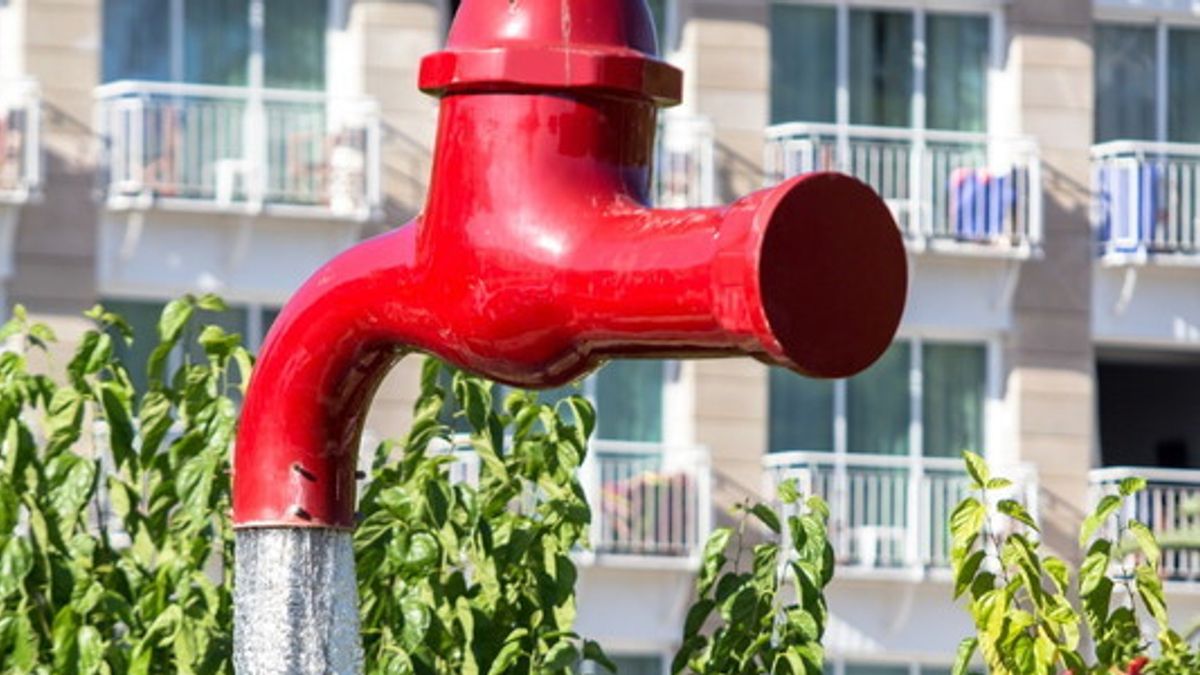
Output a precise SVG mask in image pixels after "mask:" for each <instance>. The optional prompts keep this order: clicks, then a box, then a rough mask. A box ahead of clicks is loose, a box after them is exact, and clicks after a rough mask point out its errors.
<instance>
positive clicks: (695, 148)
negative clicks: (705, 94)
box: [653, 113, 717, 208]
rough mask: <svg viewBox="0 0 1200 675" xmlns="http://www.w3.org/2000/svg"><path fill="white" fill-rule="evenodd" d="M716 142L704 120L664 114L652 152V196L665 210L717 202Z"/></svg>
mask: <svg viewBox="0 0 1200 675" xmlns="http://www.w3.org/2000/svg"><path fill="white" fill-rule="evenodd" d="M715 145H716V144H715V141H714V139H713V127H712V123H711V122H710V121H709V120H707V119H706V118H703V117H689V116H682V115H676V114H672V113H665V114H664V115H663V116H662V118H661V120H660V122H659V127H658V143H657V145H656V146H655V149H654V185H653V191H654V192H653V197H654V202H655V204H656V205H658V206H661V207H665V208H684V207H694V206H712V205H714V204H716V203H717V185H716V181H717V178H716V160H715Z"/></svg>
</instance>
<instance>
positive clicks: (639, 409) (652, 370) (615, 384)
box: [595, 360, 665, 443]
mask: <svg viewBox="0 0 1200 675" xmlns="http://www.w3.org/2000/svg"><path fill="white" fill-rule="evenodd" d="M664 365H665V364H664V362H662V361H651V360H621V361H610V362H609V363H608V364H607V365H606V366H604V367H603V368H601V369H600V371H599V372H597V373H596V375H595V378H596V438H601V439H604V440H610V441H640V442H645V443H658V442H661V441H662V416H663V400H662V398H663V397H662V394H663V374H664Z"/></svg>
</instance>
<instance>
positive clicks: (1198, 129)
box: [1167, 30, 1200, 143]
mask: <svg viewBox="0 0 1200 675" xmlns="http://www.w3.org/2000/svg"><path fill="white" fill-rule="evenodd" d="M1168 45H1169V46H1170V49H1169V51H1168V52H1167V78H1168V79H1167V91H1168V96H1167V98H1168V106H1169V107H1168V109H1167V111H1168V114H1167V130H1168V139H1167V140H1170V141H1174V142H1177V143H1200V116H1198V115H1197V110H1200V89H1198V88H1197V87H1196V78H1197V76H1200V30H1172V31H1171V32H1170V33H1169V42H1168Z"/></svg>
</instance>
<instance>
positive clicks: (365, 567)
mask: <svg viewBox="0 0 1200 675" xmlns="http://www.w3.org/2000/svg"><path fill="white" fill-rule="evenodd" d="M223 309H224V305H223V303H222V302H221V301H220V300H219V299H218V298H215V297H212V296H205V297H201V298H194V297H186V298H183V299H181V300H177V301H174V302H171V303H170V304H168V305H167V306H166V308H165V309H164V311H163V313H162V317H161V320H160V322H159V324H158V333H159V341H158V344H157V346H155V348H154V349H153V350H151V352H150V355H149V358H148V363H147V367H146V372H147V374H148V377H147V383H146V389H145V390H144V391H136V390H135V387H134V384H133V383H132V382H131V379H130V375H129V373H128V371H127V370H126V368H125V366H124V365H123V364H122V363H120V362H119V361H118V359H117V358H116V357H115V354H116V353H117V352H118V351H119V350H116V349H114V347H115V346H116V345H118V344H119V343H118V341H123V342H124V343H125V346H127V347H128V346H131V341H132V331H131V330H130V328H129V326H128V324H127V323H126V322H125V321H124V320H123V319H121V317H119V316H116V315H114V314H112V313H109V312H107V311H105V310H104V309H103V308H100V307H97V308H95V309H93V310H91V311H90V312H88V314H87V317H88V318H89V319H90V320H91V322H92V324H93V326H92V329H91V330H89V331H88V332H87V333H86V334H85V335H84V336H83V337H82V339H81V341H80V343H79V346H78V348H77V349H76V351H75V353H74V354H73V355H72V356H71V358H70V360H69V361H68V362H67V363H66V364H65V368H64V370H63V372H60V373H57V374H56V375H57V376H52V375H50V374H46V373H45V372H41V371H43V370H47V368H45V367H42V368H41V370H39V367H40V364H41V363H42V362H45V363H46V364H47V366H52V365H53V363H52V359H51V358H50V352H51V351H52V350H53V345H54V342H55V336H54V334H53V332H52V331H51V330H50V329H49V328H47V327H46V326H44V325H41V324H37V323H32V322H30V321H29V319H28V317H27V316H26V314H25V312H24V310H23V309H21V308H19V307H18V308H17V310H16V312H15V316H14V318H13V319H12V321H10V322H9V323H7V324H6V325H5V326H4V327H3V328H0V342H5V341H6V342H7V344H8V345H9V347H10V348H9V349H7V350H5V351H0V433H2V434H3V436H0V671H2V672H22V673H25V672H35V673H72V674H74V673H176V672H178V673H228V672H231V671H232V664H231V656H232V638H231V633H232V622H233V616H232V614H233V610H232V598H231V594H230V590H231V587H232V581H233V580H232V578H231V576H232V570H233V533H232V524H231V519H230V512H229V509H230V488H231V485H230V451H231V447H232V443H233V439H234V432H235V427H236V419H237V401H239V400H240V398H241V396H242V395H243V394H244V390H243V385H244V383H245V382H246V381H248V379H249V373H250V369H251V366H252V358H251V356H250V354H249V353H248V352H247V351H246V350H245V349H244V348H243V347H242V346H241V337H240V336H238V335H230V334H226V333H225V332H224V331H222V330H221V329H220V328H218V327H215V326H207V327H202V326H198V325H196V323H197V317H198V316H199V312H200V311H202V310H203V311H222V310H223ZM191 343H194V344H195V345H199V347H200V349H199V350H197V349H195V347H194V346H192V348H184V347H185V346H188V345H190V344H191ZM199 353H203V355H204V356H203V358H202V360H201V361H200V362H193V361H192V359H191V357H189V356H188V355H189V354H199ZM39 355H41V359H40V360H38V359H37V357H38V356H39ZM180 357H182V358H180ZM31 359H33V360H34V362H35V363H34V364H32V365H31ZM35 366H38V367H35ZM444 368H445V367H444V366H442V365H440V364H439V363H438V362H436V361H432V360H430V361H428V362H427V363H426V364H425V367H424V370H423V374H422V381H421V395H420V398H419V399H418V401H417V404H416V408H415V419H414V423H413V428H412V431H411V433H410V434H409V436H408V438H407V439H406V440H405V441H404V443H403V444H401V445H399V446H397V445H394V444H391V443H385V444H383V445H382V446H380V448H379V450H378V451H377V452H376V456H375V462H374V466H373V470H372V472H371V477H370V482H369V483H368V485H367V487H366V489H365V491H364V493H363V496H362V499H361V504H360V507H361V513H362V521H361V524H360V526H359V528H358V530H357V531H356V533H355V548H356V554H357V560H358V577H359V593H360V598H361V612H362V619H363V642H364V647H365V650H366V656H367V659H366V664H367V669H368V671H369V672H386V673H414V674H426V673H428V674H435V673H436V674H438V675H441V674H447V673H455V674H460V673H462V674H468V673H480V674H485V675H516V674H517V673H521V674H522V675H524V674H533V673H537V674H538V675H552V674H557V673H569V672H572V671H573V669H574V668H575V667H576V666H577V665H578V664H579V663H580V662H581V661H593V662H596V663H598V664H600V665H601V666H602V667H604V668H607V669H609V670H612V669H613V666H612V663H611V662H610V661H609V659H608V658H607V657H606V656H605V654H604V652H603V650H602V649H601V648H600V646H599V645H597V644H596V643H594V642H591V641H588V640H584V639H582V638H580V637H579V636H578V635H576V634H575V633H574V632H572V624H573V622H574V618H575V587H576V580H577V571H576V568H575V565H574V563H573V562H572V558H571V554H572V552H574V551H577V550H578V549H580V548H581V547H583V546H585V545H586V540H587V533H588V527H589V523H590V519H591V516H590V512H589V509H588V505H587V502H586V500H585V496H584V492H583V488H582V486H581V484H580V482H579V479H578V477H577V470H578V468H579V466H580V464H581V463H582V462H583V461H584V459H585V457H586V453H587V448H588V438H589V436H590V434H591V433H592V430H593V429H594V428H595V423H596V420H595V414H594V412H593V409H592V407H591V406H590V405H589V404H588V402H587V401H586V400H584V399H582V398H580V397H570V398H567V399H565V400H563V401H561V402H559V403H557V404H556V405H554V406H548V405H544V404H540V403H538V400H537V397H536V396H535V395H533V394H531V393H528V392H513V393H511V394H509V395H508V396H507V397H506V399H505V400H504V401H503V403H502V405H495V404H494V403H493V401H492V396H493V393H492V392H493V387H492V385H491V384H490V383H488V382H486V381H484V380H482V379H479V378H475V377H471V376H468V375H466V374H464V373H461V372H457V371H451V372H452V376H451V377H450V378H449V381H450V386H449V387H448V389H446V388H443V387H442V386H440V385H439V382H444V381H445V379H444V378H440V377H439V374H440V373H441V372H442V370H443V369H444ZM448 411H458V412H457V413H450V414H448ZM455 414H457V415H458V416H460V417H462V418H463V420H465V422H466V426H467V427H469V429H470V447H471V450H472V451H473V453H474V456H475V457H477V458H478V476H477V477H476V478H472V479H470V480H452V479H451V477H450V469H451V466H452V465H453V464H454V463H455V462H456V461H458V460H456V457H455V454H454V453H453V452H448V451H444V450H443V451H439V450H437V448H439V447H441V448H443V449H448V448H450V447H452V444H453V443H454V442H456V441H455V440H454V439H452V438H451V429H450V427H449V426H447V425H446V424H445V423H444V422H445V420H447V419H450V420H453V417H454V415H455ZM458 426H459V427H460V428H461V427H462V425H458ZM781 493H782V496H783V498H784V501H785V502H786V503H787V504H789V508H791V509H792V510H793V511H795V512H796V513H794V514H793V515H789V516H788V517H781V515H780V514H778V513H776V512H774V511H772V510H771V509H769V508H767V507H765V506H762V505H755V506H746V507H745V508H744V509H743V511H744V513H743V519H742V522H741V525H740V526H739V528H738V530H737V536H736V541H734V540H735V537H734V532H733V531H731V530H727V529H723V530H718V531H717V532H716V533H715V534H714V535H713V537H712V538H711V540H710V541H709V542H708V546H707V548H706V550H705V552H704V562H703V569H702V572H701V575H700V581H699V586H698V595H699V599H698V600H697V602H696V605H695V606H694V607H693V608H692V610H691V612H689V614H688V621H687V626H686V632H685V644H684V647H683V649H682V651H681V653H680V655H679V656H678V657H677V658H676V666H675V672H681V671H683V670H685V669H690V671H691V672H694V673H697V674H713V675H716V674H720V675H733V674H737V673H747V674H749V673H760V672H770V673H789V674H796V675H798V674H800V673H805V674H806V675H816V674H817V673H819V672H820V671H821V662H822V651H821V645H820V640H821V637H822V635H823V632H824V626H825V622H826V619H827V609H826V606H825V600H824V595H823V591H824V588H825V586H826V585H827V584H828V583H829V580H830V578H831V577H832V575H833V553H832V549H831V548H830V547H829V544H828V542H827V539H826V533H825V523H826V520H827V519H828V510H827V509H826V507H825V505H824V504H823V503H822V502H820V501H819V500H817V499H810V500H808V501H807V502H805V503H804V504H803V505H802V504H801V502H800V499H799V495H798V494H797V493H796V491H795V486H794V485H793V484H790V483H788V484H784V485H783V486H782V487H781ZM747 519H754V520H755V521H757V522H759V523H761V525H763V526H764V527H765V528H767V529H768V530H770V531H772V532H774V533H775V534H776V535H778V536H779V537H780V538H781V540H782V541H783V542H785V545H782V546H781V545H780V544H778V543H764V544H760V545H757V546H755V547H754V548H753V551H752V554H751V558H752V560H751V561H750V563H749V566H748V569H747V570H746V571H743V570H742V565H743V562H742V558H743V555H744V554H745V551H743V550H742V549H743V546H742V541H743V535H744V534H745V530H746V526H747V522H746V521H747ZM733 547H736V549H737V550H736V552H735V553H732V554H731V553H730V549H731V548H733ZM730 555H731V556H732V558H733V560H732V562H731V561H730V560H729V556H730Z"/></svg>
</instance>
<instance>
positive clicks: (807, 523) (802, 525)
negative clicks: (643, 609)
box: [671, 481, 834, 675]
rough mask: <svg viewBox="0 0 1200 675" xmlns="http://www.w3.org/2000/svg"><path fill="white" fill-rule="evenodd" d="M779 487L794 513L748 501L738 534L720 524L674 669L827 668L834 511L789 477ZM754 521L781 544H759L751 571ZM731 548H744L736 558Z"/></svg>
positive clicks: (705, 672) (790, 672)
mask: <svg viewBox="0 0 1200 675" xmlns="http://www.w3.org/2000/svg"><path fill="white" fill-rule="evenodd" d="M779 491H780V497H781V499H782V501H783V503H784V505H785V506H786V507H787V511H789V512H791V513H789V514H788V515H786V517H780V514H777V513H776V512H775V511H773V510H772V509H770V508H769V507H767V506H765V505H762V504H756V505H746V506H744V507H743V508H742V511H743V517H742V518H741V520H740V521H739V523H738V526H737V530H736V533H735V531H734V530H732V529H729V528H719V529H717V530H716V531H715V532H713V534H712V536H711V537H709V540H708V543H707V544H706V546H705V547H704V554H703V557H702V562H701V568H700V574H699V578H698V580H697V583H696V594H697V596H698V599H697V600H696V602H695V604H693V605H692V607H691V609H690V610H689V611H688V613H687V620H686V623H685V626H684V632H683V646H682V647H681V648H680V650H679V652H678V654H676V656H675V659H674V662H673V664H672V667H671V671H672V673H681V672H685V671H687V672H691V673H696V674H697V675H752V674H758V673H772V674H779V675H819V674H820V673H821V672H822V665H823V662H824V651H823V649H822V646H821V640H822V638H823V637H824V634H825V624H826V621H827V619H828V615H829V610H828V607H827V606H826V603H825V587H826V586H827V585H828V584H829V582H830V581H831V580H832V579H833V571H834V557H833V547H832V546H830V544H829V539H828V536H827V533H826V523H827V521H828V519H829V509H828V508H827V507H826V505H825V503H824V502H823V501H821V499H820V498H818V497H811V498H809V499H808V500H807V502H804V503H803V504H802V503H801V500H800V495H799V494H798V493H797V491H796V486H795V483H794V482H791V481H789V482H785V483H783V484H782V485H781V486H780V490H779ZM750 519H753V520H755V521H757V522H758V523H760V524H761V525H762V526H764V527H765V528H767V529H768V530H769V531H771V532H772V533H773V534H774V535H776V536H777V538H778V540H779V542H781V543H777V542H775V541H771V542H766V543H762V544H758V545H756V546H754V547H753V549H752V551H751V555H750V561H749V564H748V566H747V569H744V570H743V560H742V558H743V556H744V554H745V547H744V546H743V543H742V542H743V540H744V539H743V538H744V536H745V534H746V527H747V524H748V521H749V520H750ZM735 539H736V542H735V541H734V540H735ZM731 546H732V547H736V552H735V553H734V559H733V560H732V561H730V560H729V558H728V556H727V554H728V553H729V551H730V548H731Z"/></svg>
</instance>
